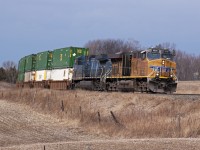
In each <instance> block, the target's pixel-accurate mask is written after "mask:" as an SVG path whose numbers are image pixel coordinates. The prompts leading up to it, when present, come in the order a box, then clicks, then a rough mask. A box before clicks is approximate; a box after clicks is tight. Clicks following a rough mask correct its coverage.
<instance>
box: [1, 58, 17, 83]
mask: <svg viewBox="0 0 200 150" xmlns="http://www.w3.org/2000/svg"><path fill="white" fill-rule="evenodd" d="M3 68H4V70H5V75H6V81H7V82H9V83H15V82H16V79H17V69H16V64H15V63H14V62H13V61H5V62H3Z"/></svg>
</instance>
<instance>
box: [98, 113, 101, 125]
mask: <svg viewBox="0 0 200 150" xmlns="http://www.w3.org/2000/svg"><path fill="white" fill-rule="evenodd" d="M98 120H99V123H100V122H101V115H100V112H98Z"/></svg>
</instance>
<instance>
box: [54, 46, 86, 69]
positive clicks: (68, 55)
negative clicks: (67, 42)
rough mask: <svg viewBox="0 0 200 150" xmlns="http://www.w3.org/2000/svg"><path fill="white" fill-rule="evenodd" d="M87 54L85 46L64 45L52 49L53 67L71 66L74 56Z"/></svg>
mask: <svg viewBox="0 0 200 150" xmlns="http://www.w3.org/2000/svg"><path fill="white" fill-rule="evenodd" d="M81 55H85V56H87V55H88V49H87V48H79V47H66V48H61V49H55V50H54V51H53V63H52V68H53V69H62V68H72V67H73V65H74V60H75V58H76V57H78V56H81Z"/></svg>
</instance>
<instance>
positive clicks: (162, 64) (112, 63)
mask: <svg viewBox="0 0 200 150" xmlns="http://www.w3.org/2000/svg"><path fill="white" fill-rule="evenodd" d="M88 52H89V49H87V48H77V47H68V48H62V49H56V50H54V51H46V52H41V53H38V54H33V55H29V56H26V57H24V58H22V59H21V60H20V61H19V67H18V71H19V75H18V82H17V86H18V87H36V88H50V89H73V88H83V89H88V90H97V91H131V92H135V91H137V92H152V93H173V92H175V91H176V88H177V82H178V79H177V77H176V63H175V62H174V60H173V58H174V56H175V52H174V51H170V50H168V49H158V48H150V49H147V50H143V51H131V52H122V53H118V54H101V55H88Z"/></svg>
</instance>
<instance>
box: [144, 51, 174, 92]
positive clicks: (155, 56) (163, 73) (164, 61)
mask: <svg viewBox="0 0 200 150" xmlns="http://www.w3.org/2000/svg"><path fill="white" fill-rule="evenodd" d="M146 53H147V55H146V56H147V60H148V76H147V79H148V89H149V90H150V91H152V92H161V93H172V92H175V91H176V87H177V81H178V79H177V77H176V63H175V62H174V60H173V59H174V55H175V52H174V51H170V50H168V49H155V48H154V49H149V50H147V51H146Z"/></svg>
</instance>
